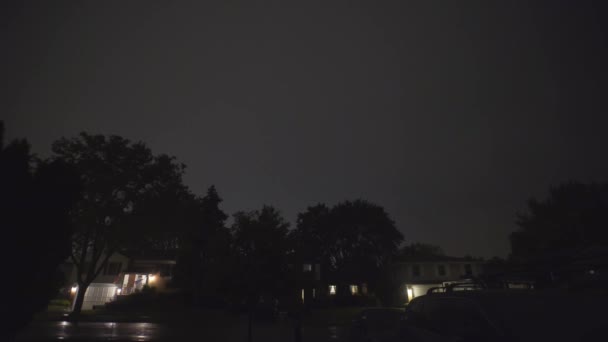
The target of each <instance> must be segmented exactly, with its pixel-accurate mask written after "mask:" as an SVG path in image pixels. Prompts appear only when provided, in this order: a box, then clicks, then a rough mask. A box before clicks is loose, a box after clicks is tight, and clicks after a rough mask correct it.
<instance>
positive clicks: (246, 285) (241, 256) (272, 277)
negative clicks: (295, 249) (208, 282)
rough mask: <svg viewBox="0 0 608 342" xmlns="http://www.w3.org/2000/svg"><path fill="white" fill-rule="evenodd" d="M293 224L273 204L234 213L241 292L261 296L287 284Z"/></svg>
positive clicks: (234, 243)
mask: <svg viewBox="0 0 608 342" xmlns="http://www.w3.org/2000/svg"><path fill="white" fill-rule="evenodd" d="M288 228H289V224H288V223H287V222H286V221H285V219H284V218H283V217H282V216H281V213H280V212H279V211H278V210H277V209H275V208H273V207H271V206H264V207H262V209H261V210H255V211H251V212H238V213H236V214H234V223H233V225H232V234H233V249H234V253H235V255H236V256H237V258H238V265H239V267H240V270H239V271H238V272H237V273H236V274H238V283H240V284H242V287H241V290H240V292H244V293H245V294H247V295H249V296H257V295H260V294H261V293H262V292H268V293H270V294H276V293H278V292H279V291H280V290H281V289H282V286H283V285H284V281H285V271H286V267H287V253H288V251H289V242H288V239H287V234H288Z"/></svg>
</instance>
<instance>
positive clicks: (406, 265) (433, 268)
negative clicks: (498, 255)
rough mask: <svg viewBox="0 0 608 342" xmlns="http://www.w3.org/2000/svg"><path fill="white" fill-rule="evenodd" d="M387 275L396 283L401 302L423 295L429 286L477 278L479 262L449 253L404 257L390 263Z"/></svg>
mask: <svg viewBox="0 0 608 342" xmlns="http://www.w3.org/2000/svg"><path fill="white" fill-rule="evenodd" d="M391 267H392V269H391V277H392V279H393V281H395V282H397V283H398V284H399V289H400V298H402V299H403V301H404V302H406V301H410V300H412V299H413V298H415V297H418V296H421V295H424V294H426V293H427V291H428V290H429V289H431V288H433V287H441V286H445V285H449V284H451V283H455V282H462V281H465V280H467V279H473V278H476V277H478V276H479V275H480V274H481V273H482V272H483V262H482V261H480V260H474V259H471V258H458V257H449V256H432V257H423V258H422V257H408V258H404V259H401V260H397V261H394V262H393V263H392V266H391Z"/></svg>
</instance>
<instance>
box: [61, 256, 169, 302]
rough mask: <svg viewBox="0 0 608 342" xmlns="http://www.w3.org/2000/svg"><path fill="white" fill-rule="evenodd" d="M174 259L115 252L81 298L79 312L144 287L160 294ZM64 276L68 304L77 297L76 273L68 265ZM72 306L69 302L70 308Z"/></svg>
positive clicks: (64, 268)
mask: <svg viewBox="0 0 608 342" xmlns="http://www.w3.org/2000/svg"><path fill="white" fill-rule="evenodd" d="M174 265H175V257H174V256H172V255H166V254H165V255H161V254H156V255H141V254H140V255H135V254H130V253H126V252H121V253H119V252H116V253H114V254H112V255H111V256H110V258H109V259H108V263H107V264H106V266H105V267H104V269H103V270H102V271H101V272H100V274H99V275H98V276H97V277H96V278H95V279H94V280H93V282H92V283H91V284H90V285H89V287H88V288H87V290H86V291H87V292H86V293H85V295H84V302H83V305H82V309H83V310H91V309H94V308H95V307H96V306H101V305H104V304H105V303H108V302H111V301H113V300H115V299H116V298H117V296H122V295H129V294H132V293H136V292H139V291H141V290H142V289H143V287H144V286H145V285H148V286H150V287H155V288H156V289H158V290H161V291H162V290H164V289H166V287H167V284H168V282H169V281H170V280H171V278H172V276H173V268H174ZM61 270H62V271H63V272H64V274H65V275H66V279H67V286H66V288H69V292H70V297H71V299H72V301H73V300H74V298H76V294H77V293H78V291H79V289H78V283H77V280H76V279H77V270H76V267H75V265H74V264H73V263H72V262H71V261H67V262H66V263H64V265H62V266H61ZM73 304H74V303H73V302H72V305H73Z"/></svg>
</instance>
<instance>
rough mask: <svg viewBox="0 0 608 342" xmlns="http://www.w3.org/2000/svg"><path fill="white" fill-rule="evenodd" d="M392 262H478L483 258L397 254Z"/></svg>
mask: <svg viewBox="0 0 608 342" xmlns="http://www.w3.org/2000/svg"><path fill="white" fill-rule="evenodd" d="M393 262H395V263H406V262H407V263H410V262H468V263H476V262H477V263H478V262H483V260H478V259H473V258H470V257H453V256H447V255H427V256H398V257H396V258H395V259H394V260H393Z"/></svg>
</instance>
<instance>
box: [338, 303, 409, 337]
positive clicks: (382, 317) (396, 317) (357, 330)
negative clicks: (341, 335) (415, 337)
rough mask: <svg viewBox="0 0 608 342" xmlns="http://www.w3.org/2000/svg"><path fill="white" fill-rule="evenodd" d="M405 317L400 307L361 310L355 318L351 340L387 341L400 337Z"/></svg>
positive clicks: (351, 329)
mask: <svg viewBox="0 0 608 342" xmlns="http://www.w3.org/2000/svg"><path fill="white" fill-rule="evenodd" d="M404 319H405V311H404V310H403V309H400V308H370V309H365V310H363V311H361V312H360V313H359V314H358V315H357V316H356V317H355V319H354V320H353V323H352V325H351V327H350V331H349V340H350V341H361V342H363V341H365V342H372V341H373V342H380V341H382V342H385V341H394V340H395V339H396V338H398V336H399V333H400V329H401V326H402V324H403V321H404Z"/></svg>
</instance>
